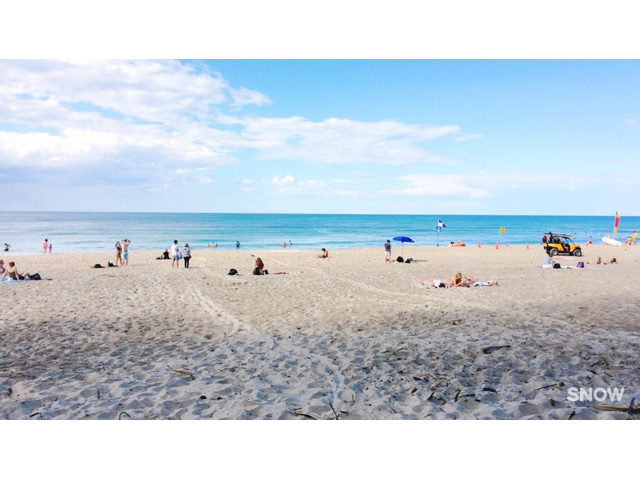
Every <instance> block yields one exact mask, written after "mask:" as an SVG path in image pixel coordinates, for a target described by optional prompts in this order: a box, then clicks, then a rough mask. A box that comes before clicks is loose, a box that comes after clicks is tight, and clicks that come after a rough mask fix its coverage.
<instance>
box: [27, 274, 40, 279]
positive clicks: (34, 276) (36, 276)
mask: <svg viewBox="0 0 640 480" xmlns="http://www.w3.org/2000/svg"><path fill="white" fill-rule="evenodd" d="M27 278H28V279H29V280H42V277H41V276H40V274H39V273H34V274H33V275H27Z"/></svg>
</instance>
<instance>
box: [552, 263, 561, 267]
mask: <svg viewBox="0 0 640 480" xmlns="http://www.w3.org/2000/svg"><path fill="white" fill-rule="evenodd" d="M553 268H562V266H561V265H560V264H559V263H554V264H553Z"/></svg>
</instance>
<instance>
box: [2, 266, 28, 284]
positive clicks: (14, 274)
mask: <svg viewBox="0 0 640 480" xmlns="http://www.w3.org/2000/svg"><path fill="white" fill-rule="evenodd" d="M7 276H8V277H9V278H11V279H12V280H24V279H25V278H26V277H25V276H24V275H20V274H19V273H18V269H17V268H16V264H15V262H9V268H7V269H5V271H4V273H3V274H2V277H0V282H1V281H2V280H4V277H7Z"/></svg>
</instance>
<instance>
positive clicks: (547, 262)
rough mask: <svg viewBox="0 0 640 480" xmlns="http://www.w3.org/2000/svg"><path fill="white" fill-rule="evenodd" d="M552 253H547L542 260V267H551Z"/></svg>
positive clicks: (552, 262)
mask: <svg viewBox="0 0 640 480" xmlns="http://www.w3.org/2000/svg"><path fill="white" fill-rule="evenodd" d="M554 263H555V262H554V261H553V255H547V256H546V257H545V258H544V261H543V262H542V268H553V264H554Z"/></svg>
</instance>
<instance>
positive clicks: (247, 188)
mask: <svg viewBox="0 0 640 480" xmlns="http://www.w3.org/2000/svg"><path fill="white" fill-rule="evenodd" d="M254 190H255V188H253V187H244V188H243V189H242V191H243V192H253V191H254Z"/></svg>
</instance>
